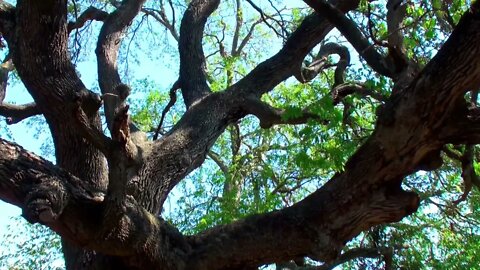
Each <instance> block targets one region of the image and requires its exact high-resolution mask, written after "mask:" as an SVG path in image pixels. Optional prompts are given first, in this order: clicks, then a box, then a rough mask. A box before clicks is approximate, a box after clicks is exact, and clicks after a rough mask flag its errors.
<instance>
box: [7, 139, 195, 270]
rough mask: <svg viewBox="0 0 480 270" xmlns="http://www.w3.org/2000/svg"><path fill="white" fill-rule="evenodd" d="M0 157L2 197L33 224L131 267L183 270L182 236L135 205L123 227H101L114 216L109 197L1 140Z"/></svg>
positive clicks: (122, 215) (124, 215)
mask: <svg viewBox="0 0 480 270" xmlns="http://www.w3.org/2000/svg"><path fill="white" fill-rule="evenodd" d="M0 153H2V154H1V155H0V198H1V199H2V200H4V201H7V202H9V203H11V204H14V205H17V206H19V207H20V208H22V210H23V215H24V216H25V217H26V218H27V219H28V220H29V221H30V222H40V223H42V224H45V225H47V226H49V227H50V228H52V229H53V230H55V231H56V232H57V233H59V234H60V235H61V236H62V237H65V238H67V239H68V240H69V241H71V242H73V243H76V244H77V245H80V246H84V247H88V248H90V249H94V250H96V251H98V252H102V253H104V254H108V255H115V256H120V257H121V258H122V260H123V261H124V262H125V263H126V264H127V265H129V266H132V267H138V268H142V269H158V266H160V265H161V266H162V269H181V267H182V264H184V262H185V260H186V257H185V255H186V252H187V251H188V246H186V244H185V241H184V240H183V237H182V236H181V235H180V233H179V232H178V231H176V230H175V229H174V228H172V227H171V225H169V224H167V223H166V222H165V221H163V220H160V219H157V218H156V217H155V216H153V215H151V214H150V213H148V212H147V211H145V210H144V209H141V208H139V207H138V206H137V205H136V202H135V201H134V200H131V199H130V200H128V201H127V202H126V204H125V208H124V211H122V212H121V213H119V215H120V217H119V220H118V221H117V222H118V223H121V225H120V224H118V223H116V224H113V225H114V226H108V227H105V226H101V225H100V224H101V223H102V222H103V221H102V220H103V219H104V217H106V215H108V214H109V213H108V211H105V210H104V209H103V206H102V205H103V204H104V193H102V192H99V191H96V190H92V189H91V187H89V186H88V185H85V181H83V180H80V179H78V178H77V177H75V176H73V175H71V174H70V173H68V172H66V171H64V170H62V169H59V168H58V167H56V166H54V165H53V164H52V163H50V162H48V161H46V160H44V159H42V158H40V157H38V156H36V155H34V154H33V153H30V152H28V151H25V150H24V149H22V148H21V147H20V146H18V145H16V144H13V143H9V142H6V141H4V140H2V139H0ZM85 208H86V209H88V211H85V210H84V209H85ZM82 209H83V210H82ZM85 220H89V222H85ZM117 228H122V231H121V232H120V231H116V229H117ZM152 251H153V253H152ZM138 258H142V259H141V260H138Z"/></svg>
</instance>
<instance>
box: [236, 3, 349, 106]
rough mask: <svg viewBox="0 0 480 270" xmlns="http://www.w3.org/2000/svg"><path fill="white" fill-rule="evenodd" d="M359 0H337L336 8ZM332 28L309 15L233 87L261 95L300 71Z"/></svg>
mask: <svg viewBox="0 0 480 270" xmlns="http://www.w3.org/2000/svg"><path fill="white" fill-rule="evenodd" d="M358 2H359V1H356V0H355V1H350V0H343V1H337V8H338V10H340V11H341V12H347V11H349V10H352V9H354V8H356V7H357V6H358ZM332 29H333V25H332V24H331V23H330V22H329V21H328V20H326V19H325V18H324V17H322V16H320V15H318V14H315V13H314V14H312V15H310V16H307V17H306V18H305V19H304V20H303V21H302V23H301V24H300V26H299V27H298V28H297V29H296V30H295V31H294V32H293V33H292V34H291V35H290V37H289V38H288V39H287V41H286V42H285V45H284V46H283V48H282V49H281V50H280V51H279V52H278V53H277V54H275V55H274V56H273V57H271V58H270V59H267V60H266V61H264V62H262V63H260V64H259V65H258V66H257V67H256V68H255V69H253V70H252V71H251V72H250V73H249V74H248V75H247V76H245V77H244V78H243V79H241V80H240V81H238V82H237V83H236V84H234V85H233V86H232V87H231V90H232V91H235V92H238V94H239V95H254V96H257V97H260V96H261V95H263V94H264V93H266V92H268V91H271V90H272V89H273V88H274V87H275V86H277V85H278V84H279V83H280V82H282V81H284V80H286V79H287V78H288V77H290V76H292V75H294V74H295V73H296V72H298V70H299V68H298V67H300V66H301V65H302V62H303V59H305V56H306V55H307V54H308V53H309V52H310V51H311V50H312V49H313V48H314V47H315V46H316V45H317V44H318V43H320V41H322V40H323V39H324V38H325V36H326V35H327V34H328V33H329V32H330V30H332Z"/></svg>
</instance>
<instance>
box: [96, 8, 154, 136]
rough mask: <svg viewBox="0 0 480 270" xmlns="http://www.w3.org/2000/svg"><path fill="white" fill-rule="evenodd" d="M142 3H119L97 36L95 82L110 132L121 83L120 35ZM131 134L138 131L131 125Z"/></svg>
mask: <svg viewBox="0 0 480 270" xmlns="http://www.w3.org/2000/svg"><path fill="white" fill-rule="evenodd" d="M144 2H145V0H128V1H123V2H122V4H121V5H120V6H119V7H118V8H117V9H116V10H115V11H114V12H113V13H111V14H109V15H108V17H107V18H106V19H105V21H104V23H103V26H102V29H101V30H100V35H99V37H98V43H97V48H96V50H95V53H96V55H97V65H98V81H99V85H100V90H101V91H102V94H103V95H104V103H105V117H106V118H107V125H108V128H109V129H110V131H111V130H112V125H113V120H114V117H115V112H116V110H117V109H118V108H119V107H120V106H121V103H122V100H121V98H120V96H121V95H122V93H121V91H122V87H119V86H120V85H122V81H121V79H120V75H119V74H118V67H117V60H118V50H119V49H120V45H121V41H122V39H123V35H124V32H125V31H126V29H127V28H128V26H130V24H131V22H132V21H133V19H134V18H135V16H136V15H137V14H138V13H139V12H140V10H141V8H142V5H143V3H144ZM131 128H132V131H133V132H137V131H138V132H139V130H138V129H137V128H136V127H135V126H134V125H133V124H132V125H131Z"/></svg>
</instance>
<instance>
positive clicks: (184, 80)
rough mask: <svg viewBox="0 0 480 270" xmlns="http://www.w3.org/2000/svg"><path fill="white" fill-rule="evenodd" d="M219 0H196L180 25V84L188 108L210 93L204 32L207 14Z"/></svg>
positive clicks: (210, 12)
mask: <svg viewBox="0 0 480 270" xmlns="http://www.w3.org/2000/svg"><path fill="white" fill-rule="evenodd" d="M219 3H220V0H193V1H192V2H191V3H190V5H189V6H188V8H187V10H186V11H185V14H184V15H183V18H182V23H181V26H180V42H179V44H178V49H179V52H180V84H181V86H182V95H183V99H184V101H185V104H186V106H187V107H190V106H191V105H192V104H193V103H194V102H196V101H198V100H200V99H201V98H202V97H204V96H206V95H207V94H208V93H210V88H209V86H208V85H207V77H206V71H205V54H204V52H203V48H202V39H203V31H204V29H205V23H206V22H207V19H208V17H209V16H210V15H211V14H212V13H213V11H215V9H216V8H217V7H218V4H219Z"/></svg>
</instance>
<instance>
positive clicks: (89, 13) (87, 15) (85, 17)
mask: <svg viewBox="0 0 480 270" xmlns="http://www.w3.org/2000/svg"><path fill="white" fill-rule="evenodd" d="M107 17H108V12H106V11H103V10H100V9H98V8H95V7H93V6H90V7H89V8H87V9H86V10H85V11H84V12H83V13H82V14H81V15H80V16H79V17H78V18H77V20H76V21H75V22H69V23H68V32H69V33H70V32H71V31H72V30H74V29H78V28H82V27H83V26H84V25H85V23H86V22H87V21H92V20H95V21H105V19H106V18H107Z"/></svg>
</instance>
